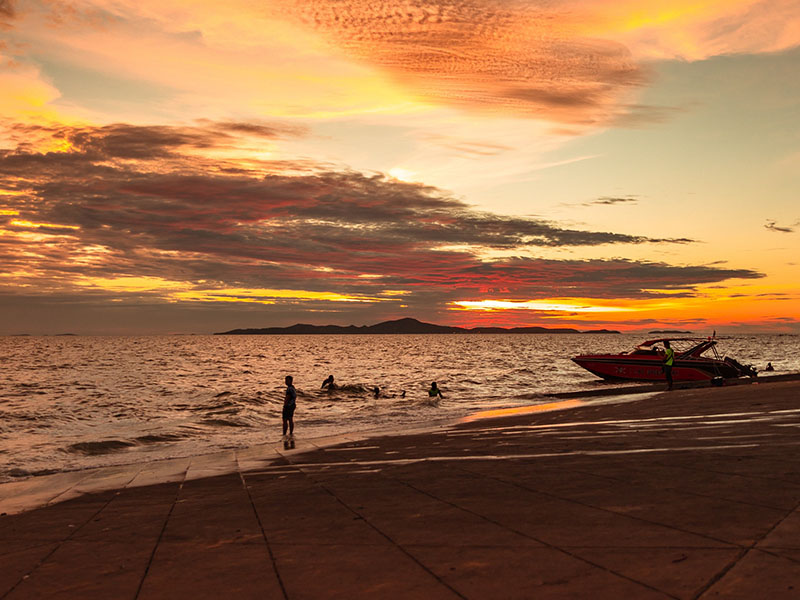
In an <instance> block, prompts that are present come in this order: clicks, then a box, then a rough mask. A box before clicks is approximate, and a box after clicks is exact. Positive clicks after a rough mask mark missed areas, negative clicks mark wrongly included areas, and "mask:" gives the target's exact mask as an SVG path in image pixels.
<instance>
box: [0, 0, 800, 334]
mask: <svg viewBox="0 0 800 600" xmlns="http://www.w3.org/2000/svg"><path fill="white" fill-rule="evenodd" d="M798 73H800V3H798V2H797V1H796V0H769V1H765V0H724V1H723V0H691V1H690V0H673V1H671V2H654V1H651V0H621V1H618V2H608V1H606V0H540V1H532V0H370V1H366V0H263V1H254V0H228V1H227V2H224V3H220V2H201V1H197V0H191V1H190V0H158V1H156V0H80V1H74V2H73V1H67V0H63V1H62V0H0V335H7V334H21V333H29V334H58V333H67V332H69V333H77V334H158V333H210V332H218V331H226V330H229V329H233V328H240V327H268V326H284V325H291V324H294V323H298V322H300V323H314V324H320V325H322V324H339V325H348V324H355V325H364V324H372V323H377V322H380V321H383V320H388V319H396V318H402V317H415V318H418V319H420V320H423V321H428V322H434V323H441V324H450V325H461V326H477V325H497V326H526V325H538V326H545V327H573V328H576V329H579V330H591V329H598V328H608V329H615V330H621V331H631V332H648V331H653V330H662V329H671V330H687V331H692V332H695V333H698V334H702V335H706V334H710V333H711V332H712V331H714V330H716V331H717V332H718V333H750V332H765V333H800V283H799V282H800V77H798V76H797V74H798Z"/></svg>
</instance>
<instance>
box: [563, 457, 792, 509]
mask: <svg viewBox="0 0 800 600" xmlns="http://www.w3.org/2000/svg"><path fill="white" fill-rule="evenodd" d="M658 464H660V465H662V466H664V467H669V466H670V465H667V464H664V463H658ZM569 470H570V471H571V472H572V473H577V474H579V475H591V476H592V477H600V478H602V479H608V480H609V481H619V482H620V483H625V484H627V485H631V486H638V487H643V488H647V489H650V490H654V491H660V490H665V491H670V492H677V493H679V494H685V495H687V496H697V497H698V498H708V499H710V500H721V501H723V502H730V503H732V504H741V505H743V506H754V507H756V508H769V509H772V510H785V507H784V506H775V505H770V504H758V503H757V502H747V501H745V500H732V499H730V498H723V497H722V496H714V495H711V494H700V493H698V492H691V491H688V490H684V489H681V488H680V487H676V486H670V485H665V486H656V485H652V484H649V483H633V482H631V480H630V479H620V478H619V477H611V476H609V475H600V474H598V473H591V472H588V471H581V470H580V469H569ZM739 477H747V476H746V475H739ZM797 487H800V485H799V486H797Z"/></svg>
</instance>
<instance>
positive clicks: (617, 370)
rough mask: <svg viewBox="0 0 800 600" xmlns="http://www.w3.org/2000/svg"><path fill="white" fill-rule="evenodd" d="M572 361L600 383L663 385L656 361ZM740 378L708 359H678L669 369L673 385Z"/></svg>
mask: <svg viewBox="0 0 800 600" xmlns="http://www.w3.org/2000/svg"><path fill="white" fill-rule="evenodd" d="M572 360H573V361H574V362H575V363H577V364H578V365H580V366H581V367H583V368H584V369H586V370H587V371H590V372H591V373H594V374H595V375H597V376H598V377H602V378H603V379H613V380H630V381H666V376H665V375H664V369H663V368H662V365H663V362H662V360H661V359H660V358H659V357H652V358H649V357H641V358H626V357H622V356H619V355H613V354H609V355H585V356H576V357H575V358H573V359H572ZM741 375H742V373H741V372H740V371H739V370H738V369H737V368H736V367H734V366H732V365H730V364H728V363H726V362H725V361H722V360H713V359H707V358H690V359H678V360H676V361H675V364H674V365H673V367H672V379H673V380H674V381H708V380H710V379H713V378H714V377H717V376H721V377H724V378H726V379H730V378H734V377H740V376H741Z"/></svg>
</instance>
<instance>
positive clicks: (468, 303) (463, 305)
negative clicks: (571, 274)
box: [450, 300, 637, 313]
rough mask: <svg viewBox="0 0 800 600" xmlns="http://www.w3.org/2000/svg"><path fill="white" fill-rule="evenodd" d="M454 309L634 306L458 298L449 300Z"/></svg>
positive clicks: (554, 309) (595, 309)
mask: <svg viewBox="0 0 800 600" xmlns="http://www.w3.org/2000/svg"><path fill="white" fill-rule="evenodd" d="M450 306H454V307H456V308H455V310H481V311H497V310H501V311H502V310H535V311H544V312H575V313H613V312H633V311H636V310H637V309H636V308H632V307H623V306H605V305H598V304H588V303H578V302H576V303H571V302H554V301H545V300H458V301H454V302H450Z"/></svg>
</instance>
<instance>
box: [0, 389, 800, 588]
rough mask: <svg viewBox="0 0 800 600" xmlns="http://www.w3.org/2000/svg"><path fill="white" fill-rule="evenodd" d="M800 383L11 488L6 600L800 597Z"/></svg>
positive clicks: (580, 405)
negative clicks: (40, 599) (97, 599)
mask: <svg viewBox="0 0 800 600" xmlns="http://www.w3.org/2000/svg"><path fill="white" fill-rule="evenodd" d="M798 400H800V382H798V380H797V379H794V380H793V378H791V377H790V378H782V379H777V378H776V379H775V380H773V381H769V380H767V379H765V380H761V381H760V380H755V381H753V382H750V384H749V385H737V386H725V387H721V388H712V387H702V388H693V389H681V390H676V391H673V392H670V393H659V394H652V393H651V394H636V395H628V396H625V395H622V396H619V397H616V398H615V400H614V401H613V402H610V401H597V400H594V399H589V400H582V399H580V398H571V399H564V400H554V402H553V403H552V404H551V405H542V406H540V407H538V409H531V410H527V411H525V410H522V409H521V410H520V411H519V412H520V414H516V415H514V414H511V415H508V414H506V415H504V416H502V417H497V416H493V413H491V412H487V413H484V414H480V413H478V414H475V415H473V416H472V417H470V418H468V419H463V420H461V421H460V422H457V423H451V424H448V425H440V426H435V427H430V428H427V429H424V428H423V429H418V430H406V431H397V432H394V433H392V434H386V433H383V434H374V435H358V436H347V435H340V436H338V437H329V438H319V439H304V438H303V437H302V420H301V419H300V415H299V414H298V436H297V439H296V446H295V448H294V449H292V448H286V447H284V444H283V443H282V442H278V443H271V444H262V445H256V446H253V447H251V448H248V449H241V450H230V451H226V452H219V453H215V454H210V455H204V456H197V457H187V458H179V459H170V460H162V461H153V462H149V463H148V462H144V463H139V464H135V465H120V466H116V467H106V468H103V469H94V470H86V471H79V472H72V473H59V474H56V475H51V476H46V477H36V478H31V479H28V480H25V481H20V482H14V483H8V484H4V485H2V486H0V512H3V513H4V515H3V516H2V517H0V555H1V556H2V561H3V565H4V567H3V569H2V570H0V597H1V598H9V599H14V598H40V597H41V598H76V597H80V598H166V597H175V596H178V595H179V596H191V597H193V598H218V597H223V596H224V597H229V596H231V597H238V598H345V597H346V598H363V597H375V598H426V599H427V598H532V597H536V598H576V597H592V598H752V597H771V598H795V597H797V596H798V594H799V593H800V592H798V589H797V588H798V587H800V583H798V578H799V577H800V542H798V540H799V539H800V512H798V507H800V456H798V452H797V449H798V446H800V439H798V428H800V406H798Z"/></svg>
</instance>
